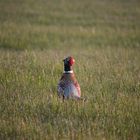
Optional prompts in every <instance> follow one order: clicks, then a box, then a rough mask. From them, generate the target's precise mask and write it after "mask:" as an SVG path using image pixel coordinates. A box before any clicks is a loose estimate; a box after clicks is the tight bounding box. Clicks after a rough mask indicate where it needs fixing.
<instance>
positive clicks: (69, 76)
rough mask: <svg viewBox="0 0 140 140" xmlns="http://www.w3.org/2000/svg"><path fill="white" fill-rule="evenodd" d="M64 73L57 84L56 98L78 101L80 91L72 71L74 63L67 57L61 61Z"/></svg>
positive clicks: (72, 59)
mask: <svg viewBox="0 0 140 140" xmlns="http://www.w3.org/2000/svg"><path fill="white" fill-rule="evenodd" d="M63 62H64V72H63V74H62V77H61V79H60V80H59V83H58V89H57V90H58V96H59V97H62V98H63V99H80V97H81V90H80V85H79V83H78V81H77V80H76V77H75V74H74V72H73V69H72V65H73V64H74V63H75V60H74V58H73V57H71V56H69V57H67V58H65V59H64V60H63Z"/></svg>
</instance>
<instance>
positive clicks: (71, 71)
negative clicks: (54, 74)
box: [64, 70, 73, 74]
mask: <svg viewBox="0 0 140 140" xmlns="http://www.w3.org/2000/svg"><path fill="white" fill-rule="evenodd" d="M64 73H66V74H68V73H73V70H70V71H64Z"/></svg>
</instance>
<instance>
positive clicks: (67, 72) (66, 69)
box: [64, 65, 73, 74]
mask: <svg viewBox="0 0 140 140" xmlns="http://www.w3.org/2000/svg"><path fill="white" fill-rule="evenodd" d="M64 73H66V74H69V73H73V70H72V66H69V65H64Z"/></svg>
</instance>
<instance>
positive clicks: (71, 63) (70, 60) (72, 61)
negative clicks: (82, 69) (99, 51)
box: [69, 57, 75, 66]
mask: <svg viewBox="0 0 140 140" xmlns="http://www.w3.org/2000/svg"><path fill="white" fill-rule="evenodd" d="M74 63H75V60H74V58H72V57H70V59H69V64H70V66H72V65H73V64H74Z"/></svg>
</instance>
